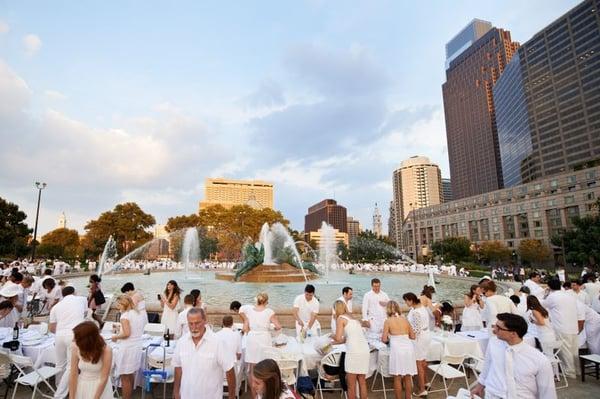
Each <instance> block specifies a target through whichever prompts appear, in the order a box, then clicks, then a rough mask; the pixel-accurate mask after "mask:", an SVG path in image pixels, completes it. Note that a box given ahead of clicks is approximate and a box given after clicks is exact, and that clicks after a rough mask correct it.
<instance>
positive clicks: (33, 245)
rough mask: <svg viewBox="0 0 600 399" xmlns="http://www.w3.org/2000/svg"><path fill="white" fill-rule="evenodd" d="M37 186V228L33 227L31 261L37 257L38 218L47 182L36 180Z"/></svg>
mask: <svg viewBox="0 0 600 399" xmlns="http://www.w3.org/2000/svg"><path fill="white" fill-rule="evenodd" d="M35 187H36V188H37V189H38V201H37V211H36V212H35V228H34V229H33V242H32V243H31V246H32V250H31V261H32V262H33V259H34V258H35V244H36V238H37V226H38V218H39V217H40V200H41V199H42V190H43V189H45V188H46V183H40V182H39V181H36V182H35Z"/></svg>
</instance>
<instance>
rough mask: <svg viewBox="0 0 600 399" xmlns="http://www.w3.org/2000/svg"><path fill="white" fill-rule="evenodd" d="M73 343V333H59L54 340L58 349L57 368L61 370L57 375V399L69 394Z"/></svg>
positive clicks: (55, 396) (55, 395)
mask: <svg viewBox="0 0 600 399" xmlns="http://www.w3.org/2000/svg"><path fill="white" fill-rule="evenodd" d="M72 343H73V333H70V334H66V335H57V336H56V339H55V341H54V348H55V350H56V368H58V369H59V370H60V371H59V372H58V374H57V375H56V381H59V382H58V385H57V386H56V393H55V394H54V398H55V399H62V398H65V397H66V396H67V395H68V394H69V371H70V370H69V369H70V365H71V344H72Z"/></svg>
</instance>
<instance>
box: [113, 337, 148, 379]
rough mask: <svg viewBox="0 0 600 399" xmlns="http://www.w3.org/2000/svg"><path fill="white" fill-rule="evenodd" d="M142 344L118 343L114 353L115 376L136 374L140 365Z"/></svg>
mask: <svg viewBox="0 0 600 399" xmlns="http://www.w3.org/2000/svg"><path fill="white" fill-rule="evenodd" d="M142 356H143V351H142V343H141V341H140V342H136V343H126V344H122V343H120V344H119V345H118V346H117V350H115V351H114V357H115V360H114V364H115V374H116V375H123V374H133V373H136V372H137V371H138V370H139V369H140V366H141V365H142Z"/></svg>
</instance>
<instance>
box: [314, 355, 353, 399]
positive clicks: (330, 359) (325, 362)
mask: <svg viewBox="0 0 600 399" xmlns="http://www.w3.org/2000/svg"><path fill="white" fill-rule="evenodd" d="M341 356H342V352H330V353H329V354H327V355H325V356H324V357H323V359H321V361H320V362H319V367H318V368H317V372H318V375H319V377H318V378H317V389H318V391H319V394H320V395H321V399H323V391H340V392H341V395H340V396H342V395H343V396H344V398H346V397H347V396H346V392H344V390H343V389H342V387H341V386H340V387H338V388H336V387H335V383H336V382H337V383H338V384H339V383H340V377H339V375H336V376H332V375H329V374H327V373H326V372H325V369H324V366H330V367H340V357H341ZM321 381H324V382H328V383H331V384H332V386H331V387H330V388H323V387H322V384H321Z"/></svg>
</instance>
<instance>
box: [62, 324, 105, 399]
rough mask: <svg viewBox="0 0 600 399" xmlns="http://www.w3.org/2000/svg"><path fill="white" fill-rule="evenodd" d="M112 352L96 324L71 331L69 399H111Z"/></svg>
mask: <svg viewBox="0 0 600 399" xmlns="http://www.w3.org/2000/svg"><path fill="white" fill-rule="evenodd" d="M111 367H112V350H111V349H110V347H109V346H108V345H106V343H105V342H104V339H102V336H100V331H99V330H98V327H97V326H96V324H95V323H93V322H91V321H85V322H83V323H81V324H78V325H77V326H76V327H75V328H74V329H73V344H72V346H71V370H70V375H69V399H112V397H113V392H112V382H111V381H110V369H111Z"/></svg>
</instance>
